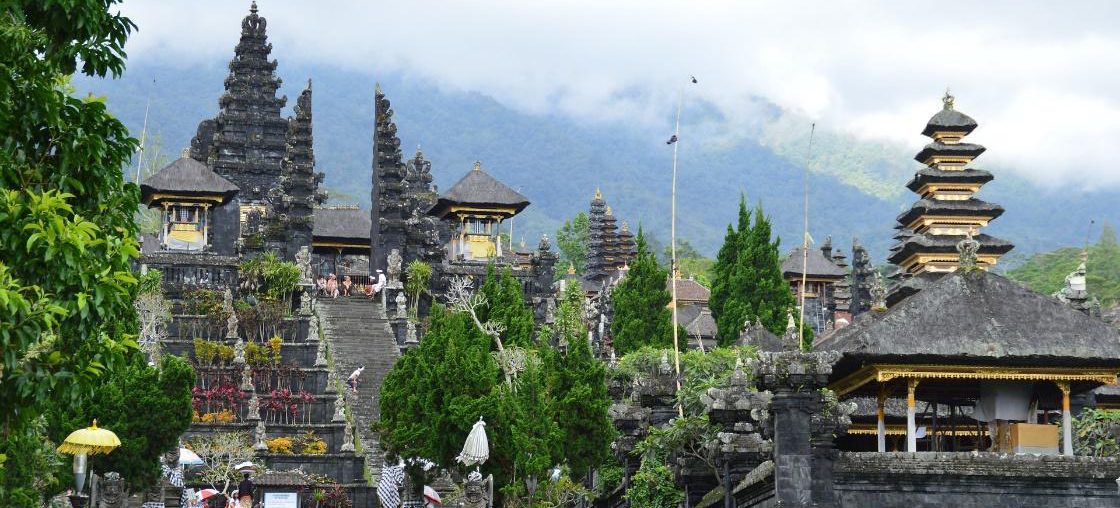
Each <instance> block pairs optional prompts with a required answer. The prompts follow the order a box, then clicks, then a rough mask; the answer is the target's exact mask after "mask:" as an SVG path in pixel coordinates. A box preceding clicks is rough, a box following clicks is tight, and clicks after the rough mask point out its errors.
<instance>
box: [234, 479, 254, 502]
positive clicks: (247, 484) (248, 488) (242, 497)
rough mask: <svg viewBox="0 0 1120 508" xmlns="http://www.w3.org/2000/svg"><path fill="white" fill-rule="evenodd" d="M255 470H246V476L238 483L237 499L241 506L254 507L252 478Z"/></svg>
mask: <svg viewBox="0 0 1120 508" xmlns="http://www.w3.org/2000/svg"><path fill="white" fill-rule="evenodd" d="M252 474H253V472H252V471H248V470H246V471H245V476H244V478H243V479H242V480H241V483H238V484H237V500H238V502H239V503H240V505H241V508H253V480H252V479H251V476H252Z"/></svg>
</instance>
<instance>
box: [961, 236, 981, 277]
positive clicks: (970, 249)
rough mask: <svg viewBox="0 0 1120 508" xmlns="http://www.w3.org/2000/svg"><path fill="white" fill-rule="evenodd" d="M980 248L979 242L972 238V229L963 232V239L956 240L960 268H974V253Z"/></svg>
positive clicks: (966, 269)
mask: <svg viewBox="0 0 1120 508" xmlns="http://www.w3.org/2000/svg"><path fill="white" fill-rule="evenodd" d="M979 250H980V242H977V241H976V240H974V239H973V238H972V230H971V229H970V230H968V233H965V237H964V240H961V241H959V242H957V252H959V253H960V265H959V267H960V269H961V270H965V271H968V270H975V269H976V268H977V266H976V253H977V251H979Z"/></svg>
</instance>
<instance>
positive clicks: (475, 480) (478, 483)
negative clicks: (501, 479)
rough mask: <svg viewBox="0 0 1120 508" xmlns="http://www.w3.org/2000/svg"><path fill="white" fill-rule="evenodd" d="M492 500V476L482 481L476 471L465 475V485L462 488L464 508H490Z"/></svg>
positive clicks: (480, 474) (480, 475)
mask: <svg viewBox="0 0 1120 508" xmlns="http://www.w3.org/2000/svg"><path fill="white" fill-rule="evenodd" d="M493 500H494V475H488V476H487V477H486V479H485V480H484V479H482V473H480V472H478V470H474V471H471V472H470V474H468V475H467V483H466V485H464V486H463V507H464V508H490V507H491V506H492V504H491V503H492V502H493Z"/></svg>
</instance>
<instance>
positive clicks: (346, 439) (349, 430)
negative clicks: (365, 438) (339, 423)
mask: <svg viewBox="0 0 1120 508" xmlns="http://www.w3.org/2000/svg"><path fill="white" fill-rule="evenodd" d="M342 436H343V437H342V448H339V449H338V451H340V452H353V451H354V426H353V425H350V422H346V428H345V429H344V430H343V433H342Z"/></svg>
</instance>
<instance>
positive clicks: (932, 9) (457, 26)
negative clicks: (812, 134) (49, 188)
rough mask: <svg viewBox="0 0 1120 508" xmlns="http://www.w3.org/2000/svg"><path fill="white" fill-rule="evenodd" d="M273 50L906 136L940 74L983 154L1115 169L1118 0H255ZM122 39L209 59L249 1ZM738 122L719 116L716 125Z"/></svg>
mask: <svg viewBox="0 0 1120 508" xmlns="http://www.w3.org/2000/svg"><path fill="white" fill-rule="evenodd" d="M259 4H260V9H261V14H262V15H264V16H266V17H267V18H268V21H269V34H270V40H271V41H272V42H273V44H274V46H275V49H274V52H273V54H274V56H276V57H277V58H279V59H281V60H282V63H283V62H284V61H316V62H327V63H335V64H337V65H340V66H345V67H348V68H353V69H360V70H363V71H367V72H370V73H373V74H378V73H386V72H400V73H407V74H409V75H414V76H418V77H421V78H424V79H428V80H431V81H433V82H435V83H438V84H440V86H444V87H448V88H453V89H461V90H470V91H477V92H480V93H483V94H486V95H490V96H492V97H494V98H495V99H497V100H499V101H501V102H503V103H506V104H508V105H511V106H514V107H517V108H520V109H523V110H526V111H530V112H558V113H561V114H566V115H570V116H572V117H575V118H577V119H581V120H603V119H606V120H609V121H618V120H623V121H636V122H643V123H653V122H662V121H664V119H665V118H667V117H668V112H669V111H671V108H672V106H673V104H674V102H675V93H676V90H677V88H678V87H679V86H680V85H681V84H682V83H683V81H684V79H685V78H687V76H688V75H689V74H695V75H696V76H697V77H698V78H699V79H700V80H701V85H700V86H698V87H690V89H689V93H690V94H696V95H698V96H699V98H702V99H704V100H707V101H710V102H711V103H713V104H714V105H716V107H718V108H720V109H721V110H722V111H723V112H724V113H725V115H726V116H727V118H728V119H729V121H732V122H742V123H744V124H746V123H748V122H750V121H752V116H753V114H754V113H753V112H754V107H755V106H756V105H757V104H756V103H755V101H753V100H752V98H753V97H761V98H764V99H765V100H768V101H770V102H773V103H774V104H777V105H779V106H781V107H783V108H785V109H788V110H790V111H794V112H798V113H800V114H804V115H807V116H809V117H812V118H815V119H817V120H818V122H819V124H818V125H819V126H821V127H824V128H832V129H834V130H839V131H845V132H851V133H854V134H857V135H859V136H862V137H866V138H873V139H880V140H891V141H896V142H900V143H903V144H906V145H908V146H913V147H915V148H916V147H917V146H920V145H921V144H923V143H924V141H925V139H924V138H922V137H920V136H919V135H918V134H917V133H918V132H920V130H921V128H922V126H923V123H924V121H925V120H926V119H927V118H928V117H929V116H930V115H932V114H933V113H935V112H936V110H937V109H938V107H939V105H940V103H939V97H940V95H941V93H942V92H943V90H944V88H945V86H946V85H950V86H952V88H953V90H954V93H955V94H956V95H957V97H958V101H957V104H958V106H959V109H961V110H962V111H965V112H967V113H968V114H970V115H972V116H973V117H974V118H976V119H977V120H978V121H979V122H980V124H981V129H980V130H978V131H977V133H976V134H975V135H974V138H975V139H976V141H977V142H980V143H984V144H986V145H988V147H989V154H987V155H985V156H984V157H985V158H984V159H982V160H983V161H985V162H988V163H998V164H1000V165H1003V166H1007V167H1009V168H1010V169H1009V170H1010V171H1016V172H1019V173H1021V174H1023V175H1025V176H1028V177H1030V178H1033V179H1035V180H1036V181H1039V182H1043V183H1045V184H1048V185H1062V184H1073V185H1076V186H1091V187H1099V186H1101V185H1109V186H1120V171H1117V170H1115V169H1113V168H1112V161H1113V160H1116V159H1117V158H1118V156H1120V143H1115V141H1114V140H1115V139H1116V138H1117V136H1118V135H1120V120H1118V119H1120V98H1118V96H1117V94H1116V90H1120V59H1118V58H1116V55H1117V54H1120V32H1118V31H1116V30H1115V29H1114V27H1113V23H1114V22H1115V20H1116V19H1120V16H1118V14H1120V4H1116V3H1111V2H1078V3H1076V4H1057V3H1053V2H1043V1H1037V2H1031V3H1024V2H1008V3H1001V2H985V3H983V4H976V3H966V2H960V3H952V2H942V3H928V2H926V3H920V4H919V3H901V2H887V1H883V2H823V1H822V2H818V3H814V4H808V3H805V2H783V1H777V2H742V1H710V2H694V1H690V2H686V1H677V2H670V1H652V0H611V1H609V2H603V1H601V0H570V1H554V2H542V1H528V2H527V1H523V0H522V1H515V0H472V1H470V2H434V1H426V0H411V1H407V2H386V1H378V2H363V1H358V0H351V1H342V2H327V1H323V2H314V3H309V2H296V1H281V0H262V1H261V2H259ZM124 11H125V13H126V14H127V15H129V16H132V17H133V19H134V20H135V21H136V22H137V23H138V24H139V25H140V32H139V33H138V34H137V35H136V36H135V37H134V38H133V39H132V40H131V41H130V43H129V48H128V49H129V53H130V56H131V57H133V58H136V59H139V60H145V59H153V60H154V59H158V60H161V61H164V62H167V61H172V62H182V63H184V64H192V63H197V62H211V63H212V62H224V61H226V60H227V59H228V58H229V56H230V54H231V52H232V47H233V45H234V44H235V43H236V40H237V35H238V29H239V25H240V20H241V18H242V17H243V16H244V15H245V13H246V11H247V3H244V4H243V3H242V2H229V1H206V2H196V1H191V2H187V1H176V2H163V1H160V2H156V1H152V0H147V1H140V0H130V1H128V2H127V3H126V4H125V6H124ZM731 127H732V128H734V127H735V126H731Z"/></svg>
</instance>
